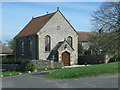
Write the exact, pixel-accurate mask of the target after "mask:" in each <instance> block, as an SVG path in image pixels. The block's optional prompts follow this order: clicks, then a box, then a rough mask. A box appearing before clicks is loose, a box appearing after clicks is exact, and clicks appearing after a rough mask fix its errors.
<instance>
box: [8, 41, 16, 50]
mask: <svg viewBox="0 0 120 90" xmlns="http://www.w3.org/2000/svg"><path fill="white" fill-rule="evenodd" d="M7 44H8V46H9V47H10V48H11V49H12V50H15V45H16V41H15V39H11V40H8V41H7Z"/></svg>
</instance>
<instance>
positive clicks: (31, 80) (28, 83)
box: [2, 71, 118, 88]
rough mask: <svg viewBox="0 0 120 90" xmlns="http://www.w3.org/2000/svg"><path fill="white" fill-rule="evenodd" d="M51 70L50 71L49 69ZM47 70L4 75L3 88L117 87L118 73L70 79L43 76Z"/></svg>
mask: <svg viewBox="0 0 120 90" xmlns="http://www.w3.org/2000/svg"><path fill="white" fill-rule="evenodd" d="M50 72H51V71H50ZM47 73H49V72H48V71H44V72H37V73H31V74H24V75H19V76H11V77H4V78H3V79H2V87H3V88H118V74H115V75H104V76H99V77H89V78H81V79H71V80H58V79H47V78H43V77H42V75H44V74H47Z"/></svg>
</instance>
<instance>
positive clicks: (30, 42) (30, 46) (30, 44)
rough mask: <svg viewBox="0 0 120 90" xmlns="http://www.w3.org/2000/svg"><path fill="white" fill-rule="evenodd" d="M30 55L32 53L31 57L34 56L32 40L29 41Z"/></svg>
mask: <svg viewBox="0 0 120 90" xmlns="http://www.w3.org/2000/svg"><path fill="white" fill-rule="evenodd" d="M29 51H30V52H29V53H30V55H32V40H31V39H29Z"/></svg>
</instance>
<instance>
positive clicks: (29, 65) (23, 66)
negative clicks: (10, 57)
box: [18, 61, 35, 72]
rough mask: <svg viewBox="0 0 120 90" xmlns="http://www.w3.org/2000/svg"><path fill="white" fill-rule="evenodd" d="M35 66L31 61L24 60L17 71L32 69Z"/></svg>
mask: <svg viewBox="0 0 120 90" xmlns="http://www.w3.org/2000/svg"><path fill="white" fill-rule="evenodd" d="M34 69H35V66H34V64H33V63H31V62H26V61H25V62H24V63H22V64H21V67H20V68H19V69H18V70H19V71H22V72H26V71H33V70H34Z"/></svg>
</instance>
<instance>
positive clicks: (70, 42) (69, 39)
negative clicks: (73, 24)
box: [67, 36, 72, 47]
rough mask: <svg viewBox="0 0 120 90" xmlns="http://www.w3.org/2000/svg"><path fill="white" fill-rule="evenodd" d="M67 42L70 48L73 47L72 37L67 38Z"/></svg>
mask: <svg viewBox="0 0 120 90" xmlns="http://www.w3.org/2000/svg"><path fill="white" fill-rule="evenodd" d="M67 42H68V43H69V44H70V46H71V47H72V37H71V36H69V37H68V38H67Z"/></svg>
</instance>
